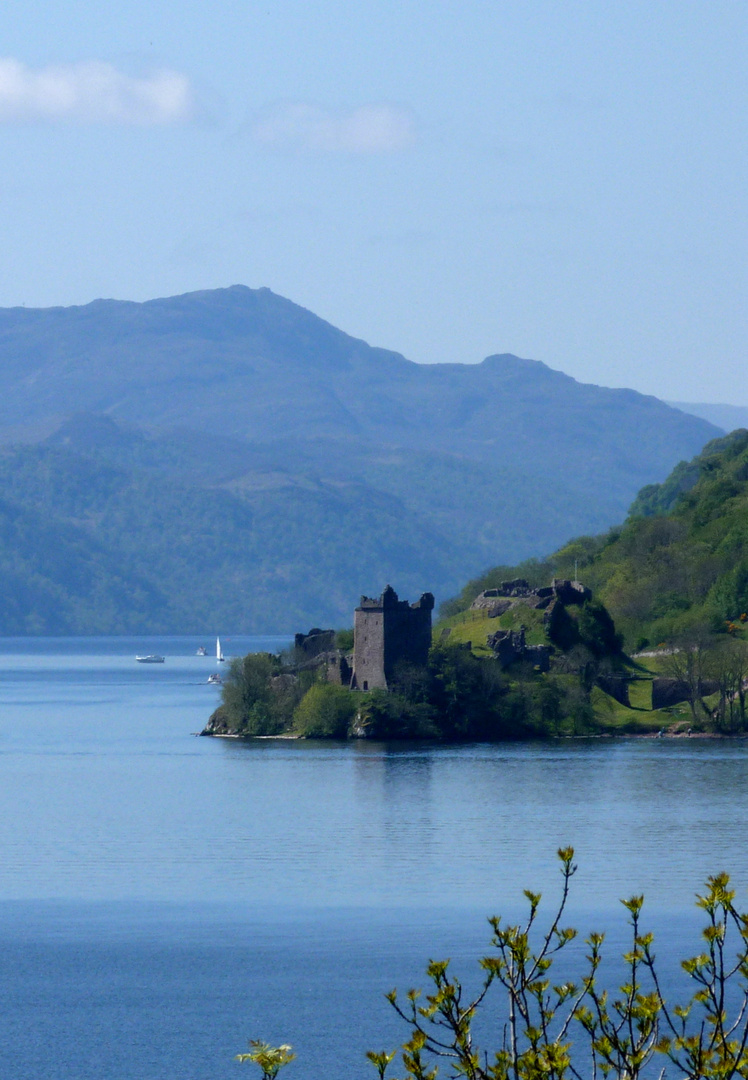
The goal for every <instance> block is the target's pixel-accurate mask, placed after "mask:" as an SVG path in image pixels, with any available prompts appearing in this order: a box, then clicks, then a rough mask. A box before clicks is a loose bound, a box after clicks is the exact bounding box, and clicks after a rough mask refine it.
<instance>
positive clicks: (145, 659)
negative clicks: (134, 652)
mask: <svg viewBox="0 0 748 1080" xmlns="http://www.w3.org/2000/svg"><path fill="white" fill-rule="evenodd" d="M135 659H136V660H137V661H138V663H139V664H163V662H164V659H165V657H163V656H157V655H156V654H155V653H149V655H148V656H136V657H135Z"/></svg>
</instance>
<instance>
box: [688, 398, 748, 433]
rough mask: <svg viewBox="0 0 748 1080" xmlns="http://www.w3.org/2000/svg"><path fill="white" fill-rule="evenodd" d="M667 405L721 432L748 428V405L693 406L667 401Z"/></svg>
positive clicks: (691, 404)
mask: <svg viewBox="0 0 748 1080" xmlns="http://www.w3.org/2000/svg"><path fill="white" fill-rule="evenodd" d="M668 405H672V406H673V408H674V409H680V410H681V412H684V413H690V414H691V416H700V417H701V418H702V420H708V421H709V423H710V424H714V425H715V426H716V427H718V428H722V430H723V431H735V430H736V429H737V428H748V405H704V404H699V405H694V404H693V403H688V402H685V401H669V402H668Z"/></svg>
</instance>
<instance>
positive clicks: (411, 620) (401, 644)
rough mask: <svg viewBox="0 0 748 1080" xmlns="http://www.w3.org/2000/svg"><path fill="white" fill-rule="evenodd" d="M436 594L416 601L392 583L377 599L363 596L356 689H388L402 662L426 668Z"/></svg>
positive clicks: (356, 621)
mask: <svg viewBox="0 0 748 1080" xmlns="http://www.w3.org/2000/svg"><path fill="white" fill-rule="evenodd" d="M433 610H434V597H433V595H432V594H431V593H423V595H422V596H421V598H420V599H419V600H417V601H416V602H415V603H414V604H409V603H408V601H407V600H400V599H398V595H397V593H396V592H395V590H394V589H393V588H392V586H391V585H388V586H387V587H386V589H385V590H384V592H383V593H382V595H381V596H380V597H377V598H372V597H369V596H362V597H361V603H360V605H359V606H358V607H357V608H356V610H355V612H354V615H353V640H354V645H353V675H352V678H351V689H352V690H377V689H378V690H387V689H388V687H389V686H390V684H391V682H392V679H393V677H394V674H395V670H396V668H397V666H398V665H399V664H412V665H413V666H416V667H425V665H426V663H427V662H428V655H429V649H430V647H431V613H432V611H433Z"/></svg>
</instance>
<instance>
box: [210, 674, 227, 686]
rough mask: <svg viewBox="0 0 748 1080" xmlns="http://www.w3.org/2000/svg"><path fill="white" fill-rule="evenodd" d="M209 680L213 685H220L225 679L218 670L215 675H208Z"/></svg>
mask: <svg viewBox="0 0 748 1080" xmlns="http://www.w3.org/2000/svg"><path fill="white" fill-rule="evenodd" d="M208 682H209V683H211V684H212V685H213V686H220V685H221V684H222V682H223V679H222V678H221V676H220V675H219V674H218V672H217V671H216V672H215V673H214V674H213V675H209V676H208Z"/></svg>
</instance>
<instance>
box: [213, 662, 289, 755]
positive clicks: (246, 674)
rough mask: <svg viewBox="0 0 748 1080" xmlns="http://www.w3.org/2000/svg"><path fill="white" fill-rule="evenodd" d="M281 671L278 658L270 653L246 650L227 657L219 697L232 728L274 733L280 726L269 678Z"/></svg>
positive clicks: (248, 732) (265, 733) (245, 731)
mask: <svg viewBox="0 0 748 1080" xmlns="http://www.w3.org/2000/svg"><path fill="white" fill-rule="evenodd" d="M280 671H281V664H280V660H279V659H278V657H277V656H273V655H272V654H271V653H249V654H248V655H247V656H244V657H235V658H234V659H233V660H231V661H230V663H229V669H228V671H227V673H226V675H225V677H224V682H223V687H222V689H221V701H222V707H223V710H224V712H225V714H226V717H227V720H228V721H229V725H230V727H231V728H232V730H234V731H238V732H242V733H243V734H246V735H275V734H276V733H277V732H278V731H280V730H281V728H282V726H283V725H282V720H281V719H280V717H279V716H278V714H277V710H276V708H275V704H276V703H275V702H274V700H273V692H272V682H271V680H272V679H273V678H274V677H276V676H277V675H278V674H279V673H280Z"/></svg>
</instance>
